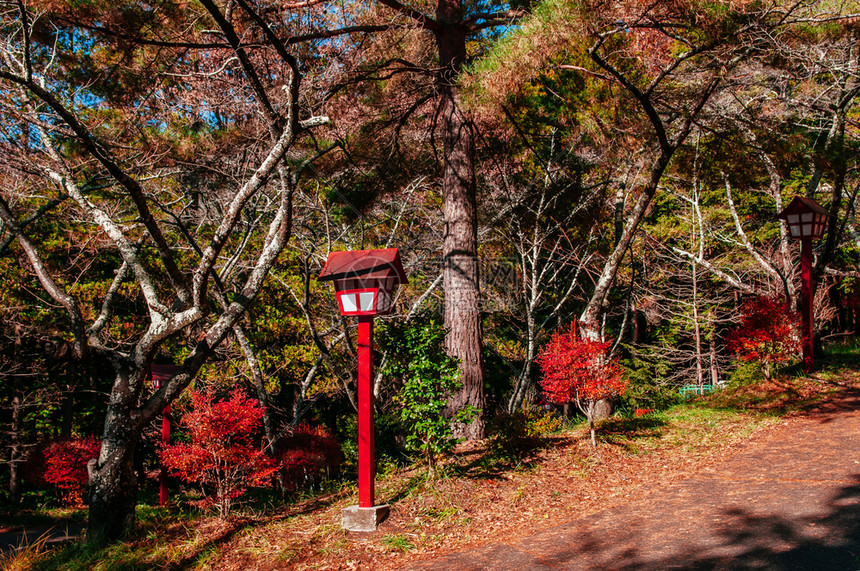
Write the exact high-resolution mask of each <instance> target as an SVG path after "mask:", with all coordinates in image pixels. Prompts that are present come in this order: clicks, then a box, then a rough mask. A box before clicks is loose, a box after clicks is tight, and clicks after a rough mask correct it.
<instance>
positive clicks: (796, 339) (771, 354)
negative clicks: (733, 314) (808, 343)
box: [727, 295, 800, 380]
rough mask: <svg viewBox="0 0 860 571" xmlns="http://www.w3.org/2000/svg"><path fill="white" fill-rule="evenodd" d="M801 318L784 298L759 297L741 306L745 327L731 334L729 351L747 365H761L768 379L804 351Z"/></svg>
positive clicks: (775, 296)
mask: <svg viewBox="0 0 860 571" xmlns="http://www.w3.org/2000/svg"><path fill="white" fill-rule="evenodd" d="M799 321H800V320H799V316H798V314H797V312H794V311H791V309H789V307H788V302H787V301H785V299H784V298H783V297H782V296H779V295H774V296H756V297H753V298H750V299H748V300H747V301H745V302H744V303H743V305H741V323H740V325H739V326H738V327H737V328H736V329H735V330H733V331H732V332H731V333H729V335H728V338H727V342H728V346H729V349H730V350H732V351H734V353H735V354H737V355H738V357H740V358H741V359H743V360H745V361H757V362H758V363H759V365H761V370H762V374H763V375H764V378H765V379H768V380H770V378H771V376H772V375H773V370H774V368H775V366H777V365H781V364H783V363H787V362H788V361H790V360H791V359H792V357H794V356H795V355H797V353H798V352H799V351H800V334H799V327H798V324H799Z"/></svg>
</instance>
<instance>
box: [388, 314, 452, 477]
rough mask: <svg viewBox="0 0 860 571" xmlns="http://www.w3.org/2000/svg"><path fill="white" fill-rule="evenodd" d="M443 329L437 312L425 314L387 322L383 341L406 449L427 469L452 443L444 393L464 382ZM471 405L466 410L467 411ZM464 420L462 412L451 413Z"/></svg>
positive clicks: (446, 394) (433, 472) (433, 465)
mask: <svg viewBox="0 0 860 571" xmlns="http://www.w3.org/2000/svg"><path fill="white" fill-rule="evenodd" d="M444 335H445V332H444V330H443V328H442V325H441V324H440V323H439V321H438V319H437V318H436V317H433V316H430V315H423V316H420V317H418V318H416V319H413V320H409V321H404V322H401V323H399V324H391V323H389V324H388V326H387V327H386V332H385V335H384V336H383V337H384V339H385V341H384V345H383V347H384V348H385V350H387V351H388V354H389V361H388V365H387V366H386V368H385V370H384V374H385V375H387V376H390V377H393V378H395V379H397V380H398V381H399V383H400V390H399V391H398V393H397V395H396V396H395V397H394V401H395V403H396V404H397V406H398V407H399V411H400V421H401V423H402V426H403V429H404V434H405V436H406V449H407V450H409V451H410V452H413V453H416V454H418V455H419V456H420V457H421V458H422V460H423V461H424V462H425V463H426V464H427V468H428V471H429V472H430V475H431V476H432V475H434V474H435V472H436V466H437V461H438V459H439V457H440V456H441V455H442V454H443V453H445V452H447V451H449V450H450V449H451V448H452V447H453V446H454V443H455V441H454V439H453V438H452V432H451V419H450V418H448V417H447V416H446V415H445V411H446V409H447V407H448V397H449V396H450V395H451V393H452V392H454V391H456V390H458V389H459V388H460V387H461V386H462V385H461V383H460V381H459V379H458V376H459V371H458V368H457V362H456V361H455V360H454V359H452V358H450V357H449V356H448V355H446V354H445V351H444V348H443V340H444ZM468 414H469V411H467V412H466V415H468ZM454 420H457V421H463V420H466V419H465V418H463V417H462V416H458V418H456V419H454Z"/></svg>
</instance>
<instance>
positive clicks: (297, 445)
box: [278, 423, 342, 490]
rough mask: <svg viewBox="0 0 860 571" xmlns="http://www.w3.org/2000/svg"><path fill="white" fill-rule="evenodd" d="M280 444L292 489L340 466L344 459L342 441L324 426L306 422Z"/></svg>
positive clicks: (284, 470)
mask: <svg viewBox="0 0 860 571" xmlns="http://www.w3.org/2000/svg"><path fill="white" fill-rule="evenodd" d="M278 448H279V453H278V463H279V464H280V466H281V468H282V470H283V474H284V484H285V485H286V486H287V487H289V488H290V489H292V490H295V489H296V488H299V487H302V486H303V485H306V484H309V483H313V482H314V481H316V480H318V479H319V478H320V477H321V476H323V475H324V474H326V473H331V472H333V471H335V470H337V468H338V466H340V462H341V459H342V454H341V449H340V443H339V442H338V441H337V439H335V438H334V436H332V435H331V434H330V433H329V432H328V431H327V430H326V429H325V428H323V427H320V426H310V425H308V424H304V423H303V424H300V425H299V426H298V427H297V428H296V429H295V431H294V432H293V433H292V434H291V435H289V436H287V437H285V438H283V439H282V440H281V442H280V444H279V446H278Z"/></svg>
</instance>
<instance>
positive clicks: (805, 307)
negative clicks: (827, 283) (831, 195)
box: [777, 196, 828, 373]
mask: <svg viewBox="0 0 860 571" xmlns="http://www.w3.org/2000/svg"><path fill="white" fill-rule="evenodd" d="M777 216H778V217H779V218H781V219H782V220H785V222H786V224H788V233H789V234H790V235H791V237H792V238H794V239H795V240H800V277H801V288H800V298H801V299H800V315H801V320H802V323H801V332H802V334H803V370H804V371H806V372H807V373H811V372H812V371H813V369H814V357H813V331H814V328H813V317H812V299H813V295H814V292H813V290H812V240H818V239H819V238H821V236H822V235H823V234H824V225H825V223H826V222H827V216H828V213H827V211H826V210H824V208H822V207H821V205H820V204H818V203H817V202H816V201H814V200H813V199H811V198H805V197H802V196H795V197H794V198H793V199H792V201H791V203H789V205H788V206H786V207H785V209H784V210H783V211H782V212H780V213H779V214H778V215H777Z"/></svg>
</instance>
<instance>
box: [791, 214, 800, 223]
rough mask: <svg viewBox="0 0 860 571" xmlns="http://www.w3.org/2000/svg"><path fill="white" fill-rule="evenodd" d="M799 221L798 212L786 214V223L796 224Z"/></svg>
mask: <svg viewBox="0 0 860 571" xmlns="http://www.w3.org/2000/svg"><path fill="white" fill-rule="evenodd" d="M798 222H800V214H789V215H788V223H789V224H797V223H798Z"/></svg>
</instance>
